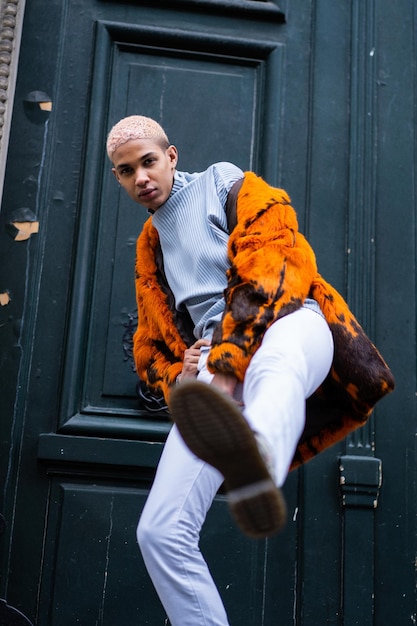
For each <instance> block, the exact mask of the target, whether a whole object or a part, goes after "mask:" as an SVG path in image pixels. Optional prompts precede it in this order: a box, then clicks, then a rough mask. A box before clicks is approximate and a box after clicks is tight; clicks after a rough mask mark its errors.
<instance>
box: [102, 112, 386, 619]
mask: <svg viewBox="0 0 417 626" xmlns="http://www.w3.org/2000/svg"><path fill="white" fill-rule="evenodd" d="M107 153H108V156H109V158H110V159H111V161H112V163H113V172H114V174H115V176H116V179H117V180H118V182H119V183H120V185H121V186H122V187H123V188H124V189H125V190H126V191H127V193H128V194H129V196H130V197H131V198H132V200H134V201H135V202H137V203H139V204H141V205H142V206H144V207H145V208H146V209H147V210H148V212H149V213H150V218H149V219H148V221H147V222H146V224H145V226H144V228H143V231H142V233H141V235H140V236H139V238H138V242H137V261H136V294H137V304H138V318H139V322H138V329H137V331H136V333H135V336H134V357H135V362H136V368H137V372H138V375H139V377H140V378H142V379H143V380H145V381H146V383H147V384H148V385H149V386H150V387H152V388H154V389H156V390H159V391H162V392H163V393H164V395H165V397H166V399H167V401H168V402H169V406H170V410H171V415H172V417H173V420H174V422H175V424H174V426H173V427H172V429H171V432H170V434H169V436H168V438H167V441H166V444H165V447H164V451H163V454H162V457H161V460H160V463H159V466H158V470H157V474H156V478H155V481H154V484H153V487H152V489H151V492H150V494H149V497H148V500H147V503H146V506H145V509H144V511H143V513H142V516H141V519H140V522H139V526H138V541H139V545H140V547H141V551H142V554H143V557H144V560H145V563H146V566H147V568H148V571H149V574H150V576H151V578H152V580H153V583H154V585H155V588H156V590H157V592H158V594H159V597H160V599H161V601H162V604H163V605H164V607H165V610H166V611H167V614H168V616H169V619H170V621H171V624H172V625H173V626H199V625H200V624H201V625H203V624H204V625H205V626H214V625H217V626H219V625H222V626H224V625H226V624H228V619H227V616H226V612H225V609H224V607H223V604H222V601H221V599H220V596H219V594H218V591H217V589H216V586H215V584H214V582H213V580H212V577H211V575H210V572H209V570H208V568H207V565H206V563H205V561H204V559H203V556H202V555H201V552H200V550H199V547H198V543H199V533H200V529H201V526H202V524H203V522H204V519H205V516H206V513H207V510H208V509H209V507H210V505H211V503H212V501H213V498H214V497H215V495H216V493H217V491H218V489H219V487H220V485H221V484H222V483H223V482H224V485H225V491H226V494H227V498H228V503H229V506H230V509H231V512H232V514H233V516H234V518H235V520H236V522H237V523H238V525H239V526H240V528H241V529H242V530H243V532H245V533H246V534H248V535H249V536H252V537H266V536H269V535H271V534H273V533H275V532H277V531H278V530H279V529H280V528H281V527H282V526H283V524H284V523H285V517H286V511H285V502H284V500H283V497H282V495H281V492H280V487H281V486H282V484H283V483H284V481H285V479H286V476H287V473H288V471H289V469H290V468H291V467H295V466H296V465H298V464H299V463H301V462H304V461H306V460H308V459H309V458H311V456H313V455H314V454H316V453H317V452H319V451H320V450H322V449H323V448H325V447H327V446H328V445H330V444H332V443H334V442H335V441H337V440H339V439H340V438H342V437H344V436H345V435H346V433H347V432H349V431H350V430H352V429H353V428H356V427H358V426H360V425H362V424H363V423H364V422H365V421H366V418H367V416H368V415H369V413H370V412H371V410H372V407H373V405H374V404H375V402H376V401H377V400H378V399H379V398H380V397H382V395H384V394H385V393H387V392H388V391H390V390H391V389H392V387H393V380H392V377H391V376H390V373H389V370H388V368H387V366H386V365H385V363H384V361H383V360H382V358H381V357H380V355H379V353H378V352H377V351H376V349H375V348H374V346H373V345H372V344H371V343H370V342H369V340H368V339H367V338H366V336H365V334H364V333H363V331H362V329H361V328H360V326H359V324H358V322H357V321H356V320H355V318H354V317H353V315H352V314H351V313H350V311H349V309H348V307H347V305H346V303H345V302H344V301H343V299H342V298H341V296H340V295H339V294H338V293H337V292H336V291H335V290H334V289H333V288H332V287H331V286H330V285H329V284H328V283H326V282H325V281H324V280H323V279H322V278H321V277H320V275H319V274H318V273H317V267H316V262H315V257H314V253H313V251H312V250H311V248H310V246H309V244H308V243H307V242H306V240H305V239H304V237H303V236H302V235H301V234H300V233H299V232H298V225H297V219H296V215H295V212H294V210H293V209H292V207H291V206H290V204H289V198H288V196H287V195H286V193H285V192H284V191H283V190H280V189H274V188H272V187H270V186H269V185H268V184H267V183H265V182H264V181H263V180H262V179H260V178H258V177H257V176H255V174H253V173H251V172H246V173H243V172H242V171H241V170H240V169H239V168H237V167H236V166H234V165H232V164H230V163H216V164H214V165H212V166H210V167H209V168H208V169H207V170H206V171H204V172H201V173H194V174H189V173H186V172H179V171H177V169H176V166H177V161H178V153H177V150H176V148H175V147H174V146H173V145H171V144H170V143H169V141H168V138H167V136H166V134H165V132H164V131H163V129H162V128H161V127H160V126H159V124H157V123H156V122H155V121H154V120H151V119H149V118H146V117H143V116H131V117H128V118H125V119H123V120H121V121H120V122H119V123H118V124H116V125H115V126H114V127H113V129H112V130H111V131H110V133H109V136H108V140H107ZM230 207H231V209H232V210H229V209H230ZM233 208H235V209H236V212H235V216H234V212H233ZM226 209H227V210H226ZM334 346H335V350H334ZM329 372H330V373H329ZM306 407H307V422H306ZM184 442H185V443H184ZM185 444H187V445H185Z"/></svg>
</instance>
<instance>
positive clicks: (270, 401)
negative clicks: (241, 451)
mask: <svg viewBox="0 0 417 626" xmlns="http://www.w3.org/2000/svg"><path fill="white" fill-rule="evenodd" d="M332 359H333V340H332V336H331V333H330V330H329V327H328V325H327V323H326V322H325V320H324V319H323V317H322V316H321V315H320V314H318V313H316V312H315V311H312V310H310V309H300V310H298V311H296V312H295V313H292V314H291V315H287V316H286V317H284V318H282V319H281V320H278V321H277V322H275V323H274V324H273V325H272V326H271V327H270V328H269V329H268V331H267V332H266V333H265V336H264V339H263V341H262V345H261V346H260V347H259V349H258V350H257V352H256V353H255V355H254V357H253V358H252V360H251V363H250V365H249V367H248V370H247V372H246V376H245V380H244V383H243V389H241V390H240V393H242V399H243V403H244V409H243V413H244V416H245V418H246V419H247V421H248V422H249V424H250V425H251V426H252V428H253V430H254V431H257V432H259V433H261V434H262V435H263V436H264V437H265V439H266V440H267V441H268V442H269V443H270V445H271V447H272V449H273V452H274V457H275V459H276V467H275V470H276V481H277V485H279V486H280V485H282V484H283V483H284V481H285V478H286V476H287V473H288V468H289V466H290V463H291V460H292V458H293V455H294V452H295V449H296V446H297V442H298V440H299V438H300V436H301V433H302V431H303V428H304V421H305V401H306V399H307V398H308V397H309V396H310V395H311V394H312V393H313V392H314V391H315V390H316V389H317V387H318V386H319V385H320V384H321V383H322V381H323V380H324V378H325V377H326V375H327V373H328V372H329V369H330V366H331V362H332ZM205 360H206V359H205V358H203V359H201V362H202V365H201V371H200V373H199V379H200V380H203V381H207V382H210V379H211V374H210V373H209V372H208V371H207V370H206V368H205V365H204V361H205ZM238 393H239V391H238ZM242 462H243V463H244V459H242ZM222 480H223V479H222V476H221V475H220V473H219V472H218V471H217V470H216V469H214V468H213V467H211V466H210V465H208V464H206V463H204V462H203V461H201V460H200V459H198V458H196V457H195V456H194V455H193V454H192V453H191V452H190V451H189V449H188V448H187V447H186V445H185V444H184V442H183V441H182V439H181V436H180V435H179V433H178V430H177V428H176V426H175V425H174V426H173V427H172V429H171V432H170V434H169V436H168V438H167V441H166V444H165V447H164V450H163V453H162V456H161V460H160V462H159V465H158V469H157V472H156V477H155V481H154V483H153V486H152V489H151V491H150V494H149V497H148V499H147V502H146V504H145V508H144V510H143V513H142V515H141V518H140V521H139V525H138V531H137V538H138V543H139V546H140V549H141V552H142V555H143V558H144V561H145V564H146V567H147V570H148V572H149V575H150V577H151V579H152V581H153V584H154V586H155V588H156V591H157V593H158V595H159V598H160V600H161V602H162V604H163V606H164V608H165V611H166V612H167V615H168V617H169V620H170V622H171V625H172V626H227V625H228V624H229V621H228V618H227V615H226V611H225V609H224V606H223V602H222V600H221V598H220V595H219V593H218V590H217V588H216V585H215V583H214V581H213V579H212V577H211V574H210V572H209V570H208V567H207V564H206V562H205V560H204V558H203V556H202V554H201V552H200V549H199V537H200V530H201V527H202V525H203V523H204V520H205V517H206V514H207V511H208V509H209V508H210V506H211V503H212V501H213V499H214V497H215V495H216V493H217V491H218V489H219V487H220V485H221V484H222Z"/></svg>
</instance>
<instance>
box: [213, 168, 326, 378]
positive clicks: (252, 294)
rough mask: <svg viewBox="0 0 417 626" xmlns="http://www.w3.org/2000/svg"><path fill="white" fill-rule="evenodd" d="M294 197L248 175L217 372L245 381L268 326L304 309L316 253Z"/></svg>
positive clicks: (232, 245) (232, 247) (233, 238)
mask: <svg viewBox="0 0 417 626" xmlns="http://www.w3.org/2000/svg"><path fill="white" fill-rule="evenodd" d="M289 202H290V201H289V198H288V196H287V194H286V193H285V191H283V190H281V189H274V188H272V187H270V186H269V185H268V184H267V183H265V182H264V181H263V180H262V179H260V178H258V177H257V176H255V174H253V173H251V172H247V173H246V174H245V179H244V182H243V185H242V188H241V190H240V192H239V197H238V203H237V219H238V222H237V226H236V228H235V229H234V230H233V232H232V233H231V235H230V239H229V260H230V264H231V267H230V270H229V271H228V277H227V278H228V286H227V289H226V291H225V301H226V307H225V312H224V316H223V319H222V323H221V325H220V326H219V327H218V329H216V332H215V335H214V337H213V347H212V350H211V352H210V357H209V362H208V365H209V368H210V369H211V371H213V372H215V373H222V374H226V375H235V376H236V377H237V378H238V379H239V380H243V377H244V373H245V371H246V368H247V366H248V364H249V361H250V359H251V357H252V355H253V353H254V352H255V351H256V349H257V347H258V346H259V344H260V342H261V341H262V337H263V335H264V333H265V331H266V330H267V328H269V326H270V325H271V324H272V323H273V322H274V321H276V320H277V319H279V318H280V317H282V316H284V315H286V314H288V313H291V312H293V311H295V310H296V309H298V308H299V307H300V306H301V305H302V303H303V301H304V300H305V298H306V297H307V295H308V293H309V290H310V285H311V283H312V280H313V278H314V276H315V275H316V272H317V266H316V260H315V255H314V252H313V250H312V249H311V247H310V245H309V244H308V243H307V241H306V239H305V238H304V237H303V235H301V233H299V232H298V223H297V217H296V214H295V211H294V209H293V208H292V207H291V206H290V204H289Z"/></svg>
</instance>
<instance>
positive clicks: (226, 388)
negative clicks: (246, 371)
mask: <svg viewBox="0 0 417 626" xmlns="http://www.w3.org/2000/svg"><path fill="white" fill-rule="evenodd" d="M211 384H212V385H215V386H216V387H217V388H218V389H220V390H221V391H223V393H226V394H227V395H228V396H230V397H231V398H233V395H234V393H235V388H236V385H237V378H235V377H234V376H231V375H229V374H214V376H213V380H212V381H211Z"/></svg>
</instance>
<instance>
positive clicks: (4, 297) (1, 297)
mask: <svg viewBox="0 0 417 626" xmlns="http://www.w3.org/2000/svg"><path fill="white" fill-rule="evenodd" d="M11 300H12V299H11V297H10V293H9V292H8V291H2V292H1V293H0V306H7V305H8V304H10V302H11Z"/></svg>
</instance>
